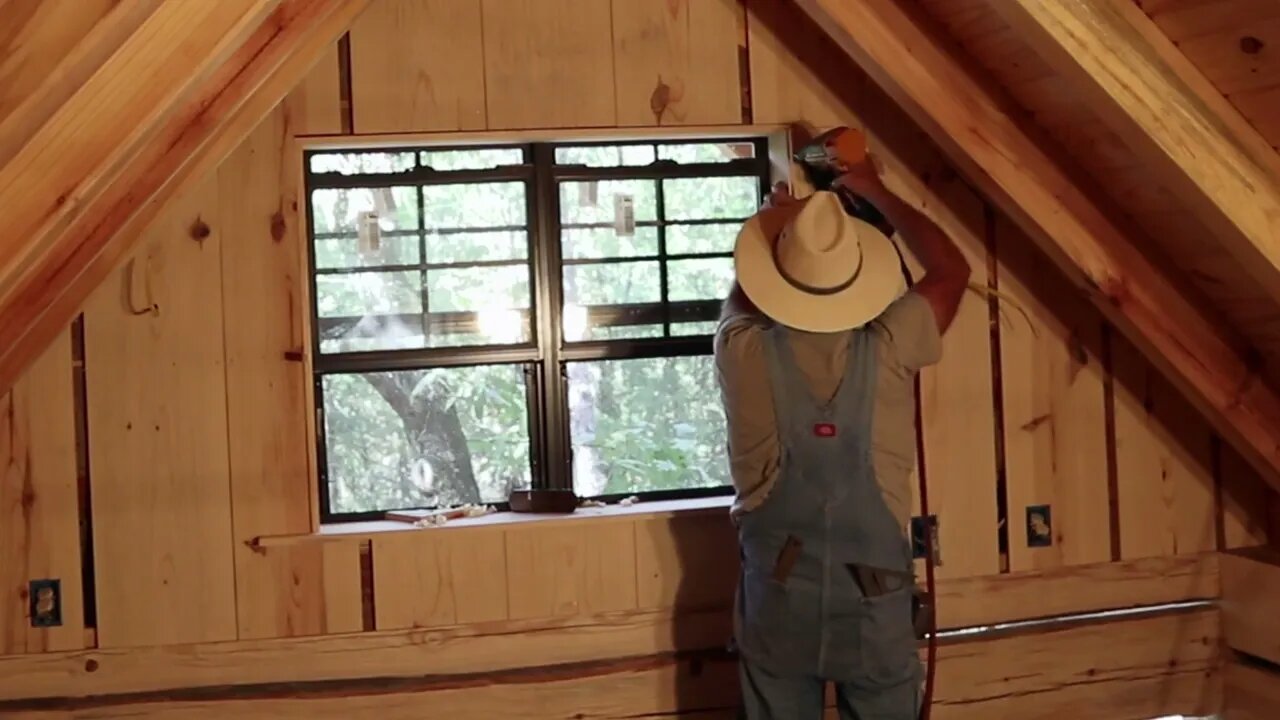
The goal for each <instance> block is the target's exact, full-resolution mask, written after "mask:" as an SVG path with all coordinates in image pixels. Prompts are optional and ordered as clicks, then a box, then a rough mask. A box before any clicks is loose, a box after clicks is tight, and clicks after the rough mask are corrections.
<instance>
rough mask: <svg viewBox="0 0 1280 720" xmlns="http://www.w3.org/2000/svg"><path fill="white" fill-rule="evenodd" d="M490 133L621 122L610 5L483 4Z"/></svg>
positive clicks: (561, 1)
mask: <svg viewBox="0 0 1280 720" xmlns="http://www.w3.org/2000/svg"><path fill="white" fill-rule="evenodd" d="M481 7H482V9H483V13H484V14H483V20H482V22H483V23H484V73H485V96H486V97H487V98H488V108H489V128H490V129H491V130H492V129H520V128H541V127H564V128H574V127H599V126H610V125H614V124H616V122H617V114H616V112H615V100H614V85H613V77H614V73H613V41H612V39H611V37H612V27H613V23H612V20H611V18H610V6H609V3H607V2H604V0H481Z"/></svg>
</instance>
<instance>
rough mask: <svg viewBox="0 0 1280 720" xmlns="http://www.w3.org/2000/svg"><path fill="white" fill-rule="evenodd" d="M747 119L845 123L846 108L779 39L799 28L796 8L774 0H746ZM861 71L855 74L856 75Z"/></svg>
mask: <svg viewBox="0 0 1280 720" xmlns="http://www.w3.org/2000/svg"><path fill="white" fill-rule="evenodd" d="M746 5H747V48H748V55H749V57H748V62H749V65H750V73H751V115H752V122H755V123H761V124H775V123H791V122H805V123H808V124H810V125H813V126H814V127H818V128H826V127H832V126H835V125H841V124H850V123H851V122H852V121H853V118H851V117H849V115H850V113H849V112H848V110H847V109H846V108H845V106H844V105H843V104H842V103H841V101H840V99H839V98H838V97H836V96H835V95H834V94H833V93H832V92H831V91H830V90H828V89H827V87H826V86H825V85H824V84H823V83H822V81H821V80H820V79H819V78H817V77H816V76H815V75H814V74H813V73H812V71H810V70H809V68H808V67H806V66H805V64H804V62H803V61H801V59H800V58H798V57H796V55H795V54H794V53H793V52H792V51H791V50H790V49H789V48H788V47H787V45H786V43H784V42H783V38H784V37H794V35H795V33H796V32H797V31H798V30H799V29H800V26H799V25H798V24H797V22H796V19H797V13H799V14H801V15H802V14H803V12H802V11H800V10H799V9H798V8H795V7H790V5H791V4H790V3H782V2H778V0H746ZM860 76H861V73H859V77H860Z"/></svg>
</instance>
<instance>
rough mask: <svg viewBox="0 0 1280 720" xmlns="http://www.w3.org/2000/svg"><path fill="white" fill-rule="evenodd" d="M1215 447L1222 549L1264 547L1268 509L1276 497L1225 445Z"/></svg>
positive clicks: (1266, 536) (1237, 455) (1266, 538)
mask: <svg viewBox="0 0 1280 720" xmlns="http://www.w3.org/2000/svg"><path fill="white" fill-rule="evenodd" d="M1218 445H1219V447H1218V467H1217V478H1218V494H1219V503H1218V504H1219V507H1220V511H1221V513H1222V542H1223V549H1226V550H1232V549H1235V548H1242V547H1252V546H1255V545H1265V544H1266V543H1267V540H1268V528H1267V519H1268V518H1267V506H1268V503H1269V502H1270V501H1271V499H1272V497H1274V496H1275V493H1273V492H1271V489H1270V488H1268V487H1267V485H1266V483H1264V482H1262V478H1260V477H1258V473H1257V472H1255V471H1254V469H1253V468H1251V467H1249V464H1248V463H1246V462H1245V461H1244V458H1241V457H1240V454H1239V453H1237V452H1236V451H1235V450H1233V449H1232V448H1231V447H1230V446H1228V445H1223V444H1222V443H1219V444H1218ZM1276 539H1277V540H1280V538H1276Z"/></svg>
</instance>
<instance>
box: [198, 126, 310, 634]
mask: <svg viewBox="0 0 1280 720" xmlns="http://www.w3.org/2000/svg"><path fill="white" fill-rule="evenodd" d="M288 133H289V128H288V126H287V122H286V118H285V113H284V111H282V110H276V111H274V112H272V113H271V114H270V115H269V116H268V117H267V119H266V120H265V121H264V122H263V123H262V124H261V125H260V126H259V127H258V128H257V129H256V130H254V131H253V132H252V133H251V134H250V135H249V137H248V138H247V139H246V140H245V141H244V143H243V144H241V146H240V147H239V148H237V149H236V150H235V151H234V152H233V153H232V154H231V156H230V157H228V158H227V160H226V162H224V163H223V164H222V166H221V167H220V168H219V169H218V172H217V184H218V189H219V201H220V202H219V218H220V221H221V224H222V227H221V232H222V236H223V238H224V241H223V262H222V270H221V284H222V297H223V305H224V310H223V312H224V315H225V318H226V325H225V330H224V332H225V336H226V358H227V373H226V377H227V381H226V382H227V385H226V397H225V404H226V408H227V421H228V437H229V440H228V442H229V447H230V454H231V465H230V471H231V483H230V484H231V511H232V514H233V527H234V533H235V535H234V537H235V554H236V570H237V582H236V590H237V608H238V611H237V616H238V628H239V637H241V638H260V637H277V636H280V635H282V634H286V632H287V631H290V630H291V631H292V632H301V633H306V632H319V631H320V629H321V628H320V627H318V626H315V625H311V626H308V624H307V623H306V622H304V621H303V620H302V618H312V619H315V618H319V617H320V614H319V613H318V612H317V610H316V609H315V608H308V607H300V606H296V605H294V604H293V598H294V595H293V591H292V582H291V581H290V578H291V577H292V570H291V569H290V568H289V567H288V566H287V564H285V565H281V564H278V563H274V562H272V563H264V562H261V561H260V560H259V559H258V558H256V557H254V555H253V551H252V550H251V549H250V548H249V547H247V546H246V545H245V542H247V541H249V540H251V539H252V538H254V537H257V536H258V535H263V534H270V533H281V532H298V533H301V532H310V531H311V530H312V527H311V511H310V508H311V502H312V492H313V483H312V481H311V477H312V476H311V453H310V450H309V446H308V443H307V434H306V432H307V431H306V424H305V423H304V422H303V418H305V417H306V416H307V414H308V413H309V412H310V406H309V405H308V402H307V384H308V381H309V378H308V374H307V372H306V368H305V367H304V366H303V363H301V362H297V361H292V360H290V359H289V358H288V357H287V355H288V353H290V352H298V351H301V350H302V349H303V348H306V347H308V344H309V342H310V341H309V338H308V337H307V334H306V331H305V329H304V328H305V326H304V325H303V321H302V315H303V313H304V312H305V310H304V308H305V307H306V305H305V303H304V302H303V294H302V293H303V292H304V290H303V275H302V272H301V268H302V267H303V262H302V257H303V252H304V249H303V242H304V238H303V237H302V232H301V229H300V228H299V227H298V224H297V222H296V218H297V217H298V215H297V213H296V212H295V208H296V206H297V204H298V203H300V202H301V196H300V194H301V190H300V187H299V180H298V177H299V175H300V172H299V169H298V167H297V163H298V162H300V159H299V158H298V157H297V156H295V155H294V154H293V151H292V149H291V148H292V146H291V143H290V138H289V134H288ZM304 599H305V598H304ZM314 600H315V601H316V602H319V600H320V598H319V597H315V598H314ZM281 603H283V605H282V604H281ZM282 607H285V608H291V609H290V610H289V611H287V612H285V614H284V615H283V616H282V614H281V612H282V610H281V608H282ZM295 610H296V612H297V613H299V617H292V616H291V615H290V613H292V612H294V611H295ZM282 617H284V618H285V621H284V624H283V625H282V624H281V623H280V621H281V618H282Z"/></svg>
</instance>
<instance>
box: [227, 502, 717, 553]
mask: <svg viewBox="0 0 1280 720" xmlns="http://www.w3.org/2000/svg"><path fill="white" fill-rule="evenodd" d="M732 503H733V497H732V496H729V495H719V496H715V497H704V498H689V499H687V500H658V501H654V502H638V503H635V504H634V505H606V506H605V507H583V508H578V509H577V510H575V511H574V512H573V513H569V514H561V513H556V514H551V513H514V512H497V513H492V514H490V515H484V516H481V517H474V518H459V519H457V520H450V521H449V522H447V523H445V524H444V525H437V526H429V527H418V526H416V525H411V524H409V523H403V522H396V521H392V520H374V521H369V522H353V523H339V524H333V525H322V526H321V527H320V530H319V531H318V532H314V533H307V534H297V535H263V536H259V537H257V538H254V539H253V541H252V542H251V546H252V547H254V548H268V547H279V546H284V545H295V544H298V543H307V542H334V541H345V542H352V541H356V542H363V541H367V540H370V539H372V538H373V537H374V536H381V535H385V534H386V533H408V532H435V531H449V530H466V529H474V528H491V527H503V526H508V525H527V524H530V523H538V524H539V525H540V526H545V525H552V524H554V525H561V524H569V523H581V522H592V521H609V520H634V519H636V518H640V517H643V518H646V519H654V518H665V517H675V516H677V515H681V516H683V515H712V514H724V515H725V516H726V517H727V515H728V511H729V507H730V505H732Z"/></svg>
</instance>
